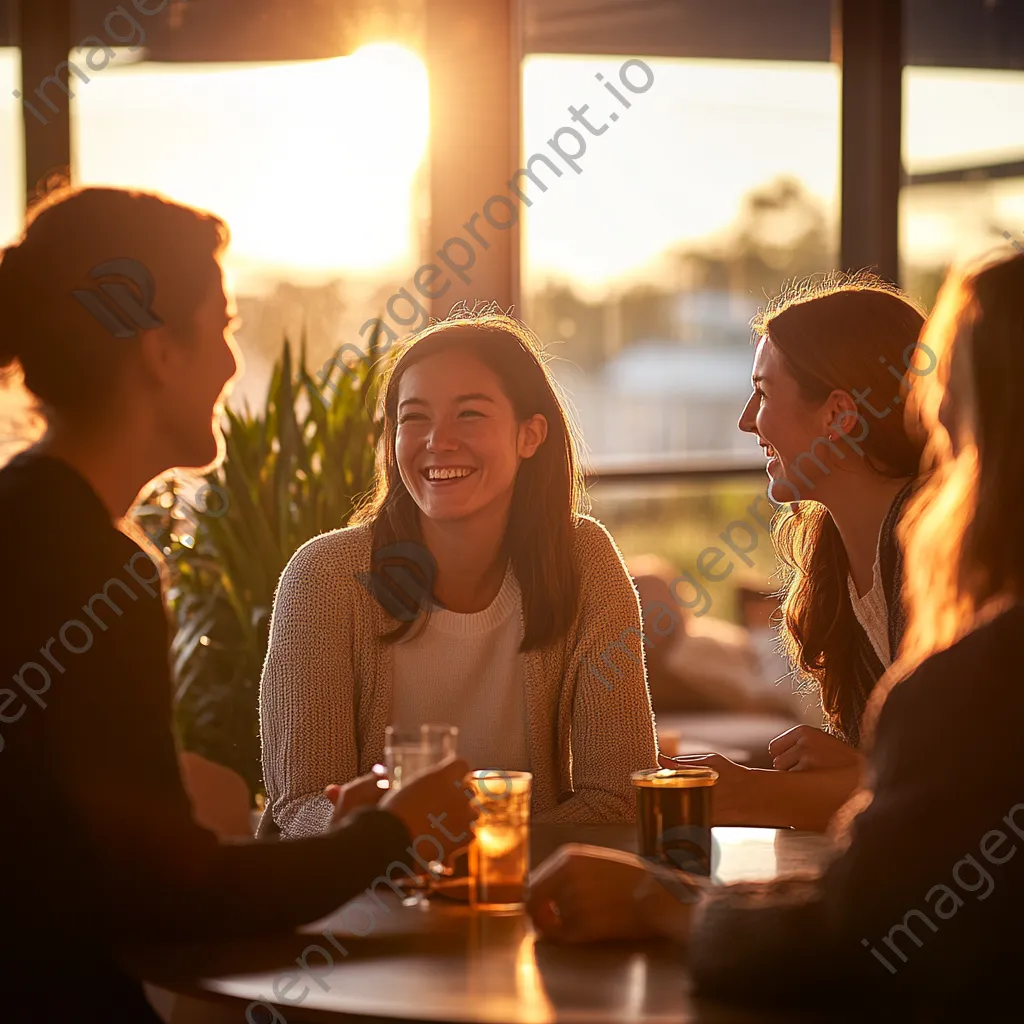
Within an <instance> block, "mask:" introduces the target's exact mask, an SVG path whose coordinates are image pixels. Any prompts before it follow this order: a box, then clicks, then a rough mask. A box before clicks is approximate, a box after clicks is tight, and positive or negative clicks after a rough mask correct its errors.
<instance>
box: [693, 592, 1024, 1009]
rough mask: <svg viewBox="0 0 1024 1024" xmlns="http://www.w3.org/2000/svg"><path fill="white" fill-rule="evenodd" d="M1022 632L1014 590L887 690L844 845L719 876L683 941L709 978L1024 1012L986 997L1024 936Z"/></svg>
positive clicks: (758, 993)
mask: <svg viewBox="0 0 1024 1024" xmlns="http://www.w3.org/2000/svg"><path fill="white" fill-rule="evenodd" d="M1022 635H1024V604H1017V605H1015V606H1014V607H1012V608H1011V609H1010V610H1008V611H1005V612H1004V613H1003V614H1001V615H1000V616H998V617H997V618H995V619H993V620H992V621H990V622H988V623H987V624H985V625H983V626H980V627H979V628H977V629H976V630H975V631H974V632H972V633H971V634H969V635H968V636H967V637H965V638H964V639H962V640H960V641H959V642H958V643H956V644H954V645H953V646H952V647H950V648H949V649H947V650H945V651H942V652H941V653H939V654H936V655H934V656H933V657H931V658H929V659H928V660H927V661H926V662H924V663H923V664H922V665H921V666H920V668H919V669H918V670H917V671H916V672H914V673H913V674H912V675H911V676H910V677H909V678H907V679H906V680H905V681H903V682H902V683H900V684H898V685H897V686H896V687H895V688H894V689H893V690H892V692H891V694H890V695H889V697H888V700H887V701H886V703H885V706H884V707H883V709H882V713H881V716H880V718H879V722H878V728H877V732H876V737H875V744H874V749H873V752H872V754H871V758H870V764H871V770H872V774H873V777H874V785H873V791H874V798H873V800H872V802H871V803H870V805H869V806H868V807H867V809H866V810H864V811H863V812H862V813H861V814H860V815H859V816H857V817H856V818H855V819H854V822H853V826H852V829H851V833H850V838H849V846H848V847H847V848H846V850H845V851H844V852H843V853H842V854H841V855H839V856H838V857H837V858H836V859H835V860H834V862H833V863H832V864H831V865H830V867H829V868H828V869H827V871H826V872H825V874H824V875H823V877H821V878H820V879H817V880H812V881H805V882H778V883H774V884H768V885H753V886H733V887H727V888H725V889H723V890H720V892H719V894H718V895H717V896H716V897H715V898H714V899H713V900H712V901H711V902H710V904H709V905H708V907H707V913H706V915H705V916H704V918H703V920H702V922H701V923H700V924H699V925H698V928H697V931H696V933H695V935H694V937H693V942H692V946H691V950H692V957H693V963H692V966H693V972H694V976H695V980H696V983H697V986H698V988H699V991H700V992H701V993H702V994H704V995H711V996H716V997H721V998H727V999H740V1000H743V1001H748V1002H768V1001H786V1002H799V1001H810V1002H813V1003H815V1004H816V1005H817V1006H818V1008H819V1009H821V1008H825V1007H837V1008H843V1007H845V1006H847V1005H849V1004H850V1003H851V1002H853V1001H855V1000H864V1001H867V1002H869V1003H870V1004H872V1006H873V1007H874V1008H875V1009H876V1010H879V1011H880V1010H881V1009H884V1008H885V1007H890V1006H891V1007H896V1006H901V1005H905V1003H906V1001H908V1000H909V1001H912V1002H913V1003H914V1004H915V1005H916V1004H927V1005H929V1006H932V1005H934V1006H935V1007H937V1008H939V1009H941V1008H942V1007H945V1008H947V1009H950V1010H951V1012H952V1008H954V1007H958V1008H959V1009H960V1010H963V1009H964V1007H966V1008H967V1010H968V1011H969V1012H967V1015H965V1016H961V1017H960V1018H959V1019H962V1020H970V1021H972V1022H973V1021H976V1020H990V1019H1006V1020H1011V1019H1017V1018H1018V1017H1019V1010H1017V1009H1016V1006H1015V1001H1014V1002H1013V1003H1009V1002H1008V1003H1007V1007H1010V1006H1012V1007H1013V1010H1014V1012H1013V1013H1012V1014H1010V1015H1008V1016H1006V1017H1005V1018H1003V1017H1000V1018H993V1017H991V1016H989V1013H990V1012H995V1010H993V1009H992V1008H993V1007H995V1008H996V1009H998V1007H999V1006H1000V1005H1001V1002H1002V1000H1004V999H1005V998H1008V997H1009V996H1010V995H1013V993H1012V992H1011V990H1012V989H1013V988H1014V986H1015V985H1016V981H1017V975H1018V972H1019V961H1020V952H1021V947H1022V943H1024V925H1022V922H1024V748H1022V746H1021V734H1022V731H1024V685H1022V684H1024V679H1022V678H1021V676H1022V671H1021V648H1020V638H1021V636H1022ZM936 1012H938V1010H936ZM965 1012H966V1011H965ZM864 1019H877V1016H876V1015H875V1014H872V1015H871V1016H870V1017H865V1018H864ZM903 1019H907V1018H903ZM922 1019H928V1020H929V1021H930V1020H935V1019H939V1018H937V1017H935V1016H928V1017H926V1018H922Z"/></svg>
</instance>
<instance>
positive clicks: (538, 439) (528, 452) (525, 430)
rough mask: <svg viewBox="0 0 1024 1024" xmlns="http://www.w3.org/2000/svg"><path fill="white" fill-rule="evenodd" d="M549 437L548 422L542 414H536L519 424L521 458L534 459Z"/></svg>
mask: <svg viewBox="0 0 1024 1024" xmlns="http://www.w3.org/2000/svg"><path fill="white" fill-rule="evenodd" d="M547 436H548V421H547V420H546V419H545V417H544V416H543V414H542V413H539V412H535V413H534V414H533V415H532V416H531V417H530V418H529V419H528V420H523V422H522V423H520V424H519V443H518V449H519V457H520V458H521V459H530V458H533V456H534V454H535V453H536V451H537V449H538V448H539V447H540V446H541V445H542V444H543V443H544V439H545V438H546V437H547Z"/></svg>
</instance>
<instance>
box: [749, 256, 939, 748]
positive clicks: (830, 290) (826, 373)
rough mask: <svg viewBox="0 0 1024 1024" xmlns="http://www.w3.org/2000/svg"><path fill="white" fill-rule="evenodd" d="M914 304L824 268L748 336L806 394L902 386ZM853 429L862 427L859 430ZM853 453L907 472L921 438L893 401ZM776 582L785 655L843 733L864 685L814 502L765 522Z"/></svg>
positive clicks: (852, 732) (854, 721)
mask: <svg viewBox="0 0 1024 1024" xmlns="http://www.w3.org/2000/svg"><path fill="white" fill-rule="evenodd" d="M923 324H924V314H923V312H922V311H921V310H920V309H919V308H918V307H917V306H916V305H915V304H914V303H913V302H911V300H910V299H909V298H908V297H907V296H906V295H905V294H903V293H902V292H901V291H900V290H899V289H898V288H896V287H895V286H893V285H889V284H887V283H886V282H884V281H882V280H881V279H880V278H878V277H876V276H874V275H872V274H869V273H864V272H862V273H859V274H855V275H847V274H831V275H828V276H827V277H825V278H823V279H821V280H819V281H817V282H813V283H806V282H805V283H802V284H800V285H797V286H795V287H793V288H791V289H788V290H787V291H785V292H784V293H783V294H781V295H780V296H778V297H777V298H775V299H774V300H772V302H771V303H769V305H768V307H767V308H766V309H765V310H764V311H763V312H762V313H760V314H759V315H758V316H757V317H756V318H755V320H754V324H753V327H754V333H755V338H757V337H760V336H762V335H767V336H768V337H769V338H770V339H771V341H772V343H773V345H774V346H775V347H776V349H777V350H778V351H779V352H780V354H781V356H782V360H783V363H784V365H785V366H786V368H787V370H788V371H789V373H790V374H791V375H792V376H793V378H794V379H795V380H796V382H797V385H798V386H799V389H800V393H801V395H802V396H803V398H804V399H806V400H807V401H808V402H813V403H821V402H824V401H825V400H826V399H827V398H828V396H829V395H830V394H831V393H832V392H833V391H834V390H837V389H838V390H842V391H848V392H849V391H853V390H854V389H857V390H862V389H866V388H870V389H871V391H872V392H874V393H875V394H878V393H881V394H893V393H894V392H899V393H900V395H901V401H902V400H903V398H905V396H906V392H907V390H908V389H909V387H910V381H909V380H908V379H907V377H906V376H904V378H903V380H902V381H901V382H900V383H899V384H897V383H896V381H895V380H894V376H893V374H892V372H891V371H890V369H889V366H890V365H895V366H896V367H898V368H899V369H900V370H901V371H902V372H903V373H904V374H906V373H907V372H908V371H907V370H905V367H906V366H908V365H914V363H913V361H911V362H910V363H909V364H908V363H907V362H906V360H907V355H906V353H907V351H908V350H910V351H911V353H912V354H916V352H915V350H914V347H915V346H916V344H917V341H918V338H919V335H920V332H921V328H922V326H923ZM862 432H863V431H862ZM858 443H859V446H860V447H861V449H862V450H863V458H864V459H865V461H866V462H867V464H868V466H869V467H870V468H871V469H872V470H873V471H874V472H876V473H878V474H880V475H882V476H887V477H892V478H894V479H899V478H903V477H914V476H916V475H917V473H918V468H919V464H920V458H921V440H920V438H918V437H915V436H912V435H911V433H909V432H908V431H907V429H906V428H905V426H904V418H903V416H902V415H900V414H899V407H898V406H897V408H896V409H895V410H894V411H893V414H889V415H885V416H883V417H882V418H880V419H873V420H872V422H871V423H870V424H869V429H868V431H867V433H866V434H865V436H864V438H863V439H862V440H858ZM772 539H773V542H774V544H775V549H776V552H777V553H778V556H779V562H780V576H781V579H782V583H783V588H784V589H783V599H782V606H781V618H782V621H781V627H780V630H779V635H780V639H781V641H782V645H783V649H784V650H785V652H786V654H787V655H788V657H789V660H790V663H791V664H793V665H795V666H798V667H799V669H800V670H801V671H802V672H803V673H804V674H805V675H806V676H809V677H811V678H812V679H814V680H815V682H816V683H817V685H818V687H819V689H820V693H821V706H822V710H823V711H824V714H825V718H826V721H827V723H828V726H829V728H830V729H831V730H832V731H833V732H834V733H836V734H837V735H839V736H840V737H842V738H843V739H845V740H847V741H848V742H851V743H856V742H858V740H859V736H860V732H859V725H860V718H861V715H862V713H863V711H864V707H865V704H866V702H867V698H868V695H869V692H870V689H868V690H867V692H865V685H864V681H863V680H862V676H861V674H859V673H858V671H857V664H858V657H857V649H858V644H859V643H860V642H861V632H862V630H861V629H860V626H859V624H858V622H857V617H856V615H855V614H854V611H853V606H852V605H851V603H850V595H849V590H848V587H847V582H846V579H847V575H848V573H849V571H850V561H849V557H848V556H847V553H846V548H845V547H844V545H843V541H842V538H841V537H840V535H839V530H838V528H837V527H836V524H835V522H834V520H833V519H832V516H831V515H830V513H829V512H828V510H827V509H826V508H825V506H824V505H822V504H820V503H819V502H816V501H813V500H806V499H805V500H801V501H800V502H798V503H792V504H788V505H783V506H782V508H780V509H779V511H778V512H777V513H776V516H775V518H774V520H773V523H772Z"/></svg>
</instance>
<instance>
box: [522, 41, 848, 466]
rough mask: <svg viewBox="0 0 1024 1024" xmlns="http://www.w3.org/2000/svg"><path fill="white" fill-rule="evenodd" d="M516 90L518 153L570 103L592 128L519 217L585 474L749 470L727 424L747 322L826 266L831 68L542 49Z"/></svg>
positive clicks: (536, 148) (829, 263)
mask: <svg viewBox="0 0 1024 1024" xmlns="http://www.w3.org/2000/svg"><path fill="white" fill-rule="evenodd" d="M630 65H632V66H630ZM645 69H646V70H645ZM623 76H624V77H625V79H626V81H625V84H624V83H623V81H621V80H620V79H621V78H622V77H623ZM599 78H603V83H601V82H599ZM523 80H524V86H523V120H524V140H525V147H524V152H525V153H526V154H532V153H540V152H546V153H549V154H550V153H551V147H550V145H549V144H548V141H547V140H549V139H550V138H551V137H552V132H553V131H554V130H555V129H556V128H557V127H558V125H560V124H563V123H565V111H566V108H567V107H568V106H570V105H573V106H575V107H576V108H577V109H580V108H581V107H582V105H583V104H588V105H590V108H591V109H590V111H589V112H587V113H586V115H585V116H586V117H587V118H588V120H589V121H590V122H592V124H593V127H594V129H595V130H596V131H599V132H600V134H598V135H596V136H594V135H592V136H591V137H589V138H587V134H586V131H585V130H584V129H583V128H582V127H581V128H580V131H581V133H583V137H584V138H586V139H587V149H586V153H585V155H584V156H583V157H581V158H580V159H579V161H578V164H579V173H569V174H567V175H566V176H565V177H563V178H561V179H559V180H557V182H556V183H553V184H556V185H557V187H552V188H551V189H550V191H549V192H548V193H547V194H545V195H544V196H543V197H541V198H540V199H538V201H537V202H536V203H535V204H534V205H533V206H532V207H531V208H530V210H529V211H528V213H527V217H526V233H525V238H526V241H525V252H524V257H523V272H522V279H523V297H524V306H525V310H526V315H527V318H528V320H529V321H530V322H531V324H532V325H533V326H534V327H535V328H536V329H537V330H538V332H539V333H540V334H541V336H542V337H544V338H545V339H546V340H548V341H549V342H550V343H552V347H553V351H554V352H555V354H556V355H557V357H558V360H557V362H556V364H555V366H556V373H557V374H558V376H559V377H560V379H561V380H562V383H563V384H564V385H565V387H566V388H567V389H568V390H569V392H570V393H571V395H572V396H573V399H574V402H575V404H576V407H577V410H578V413H579V417H580V420H581V423H582V427H583V432H584V436H585V439H586V442H587V445H588V448H589V450H590V453H591V457H592V459H593V461H594V463H595V464H596V465H598V466H600V465H602V464H607V463H608V462H609V461H610V460H614V461H619V460H622V459H626V460H632V461H637V460H649V459H650V458H651V457H652V456H653V457H659V456H661V457H664V456H688V455H696V454H701V453H705V454H706V453H717V454H719V455H720V456H722V457H723V458H729V457H732V458H734V459H738V460H739V461H745V462H748V463H749V462H751V461H754V460H756V458H757V455H758V452H757V448H756V444H755V443H754V442H753V440H752V439H751V438H750V437H746V436H744V435H743V434H741V433H740V432H739V431H738V430H737V428H736V419H737V416H738V414H739V411H740V409H741V407H742V405H743V403H744V401H745V400H746V397H747V394H748V390H749V377H750V362H751V358H752V353H751V348H750V344H749V343H750V330H749V321H750V318H751V317H752V316H753V314H754V313H755V312H756V310H757V308H758V306H759V305H760V304H761V303H763V302H764V301H765V299H766V297H767V296H769V295H771V294H772V293H774V292H776V291H777V290H778V289H779V288H780V286H781V285H782V284H783V283H784V282H785V281H787V280H790V279H793V278H800V277H803V276H806V275H808V274H812V273H816V272H821V271H825V270H829V269H831V268H832V267H833V266H834V265H835V263H836V245H837V237H838V204H837V192H838V167H839V148H838V147H839V81H840V77H839V71H838V69H837V68H836V67H835V66H834V65H831V64H824V63H812V62H800V63H797V62H775V61H771V62H769V61H725V60H673V59H667V58H654V57H650V58H646V57H645V58H643V59H642V65H641V63H640V62H639V61H630V60H629V59H628V58H623V57H611V56H607V57H601V56H593V57H577V56H548V55H538V56H532V57H529V58H528V59H527V60H526V63H525V66H524V73H523ZM602 84H606V85H608V86H612V85H614V87H615V88H616V89H617V91H618V92H619V93H621V94H623V95H624V97H625V99H626V100H627V102H629V104H630V105H629V107H628V108H625V107H624V106H623V105H622V103H621V102H620V101H619V100H618V99H617V98H616V97H615V96H614V94H611V93H610V91H605V89H602ZM629 84H632V86H633V89H634V91H632V92H631V91H630V89H629V88H628V85H629ZM638 87H641V88H642V89H643V91H642V92H639V91H637V88H638ZM602 125H604V126H605V128H604V130H603V131H602V130H600V129H601V126H602ZM574 146H575V143H574V142H573V141H572V140H571V139H570V140H568V141H563V148H567V149H571V148H573V147H574Z"/></svg>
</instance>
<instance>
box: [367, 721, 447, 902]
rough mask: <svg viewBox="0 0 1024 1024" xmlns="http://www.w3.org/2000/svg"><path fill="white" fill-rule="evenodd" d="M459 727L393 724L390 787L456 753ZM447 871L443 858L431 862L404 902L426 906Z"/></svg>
mask: <svg viewBox="0 0 1024 1024" xmlns="http://www.w3.org/2000/svg"><path fill="white" fill-rule="evenodd" d="M458 738H459V730H458V728H457V727H456V726H454V725H435V724H428V725H420V726H417V727H415V728H411V729H406V728H400V727H398V726H394V725H389V726H388V727H387V728H386V729H385V730H384V767H385V769H386V770H387V778H388V783H389V788H390V789H401V788H402V786H403V785H404V784H405V783H406V782H408V781H409V780H410V779H411V778H413V777H414V776H415V775H418V774H419V773H420V772H423V771H426V770H427V769H428V768H433V767H434V765H437V764H440V763H441V762H442V761H443V760H444V759H445V758H446V757H448V755H449V754H454V753H455V748H456V744H457V742H458ZM444 874H446V869H445V866H444V865H443V864H442V863H441V862H440V861H434V862H432V863H431V864H430V868H429V872H428V874H427V875H426V876H420V878H419V879H418V880H417V881H416V882H413V881H412V880H411V879H410V881H409V884H408V885H406V886H404V887H403V888H405V889H406V890H407V891H408V893H409V895H408V897H407V898H406V899H405V900H404V901H403V902H404V903H406V904H407V905H409V906H421V907H425V906H426V904H427V897H428V895H429V893H430V891H431V889H432V888H433V885H434V881H435V879H436V878H437V877H440V876H442V875H444Z"/></svg>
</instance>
